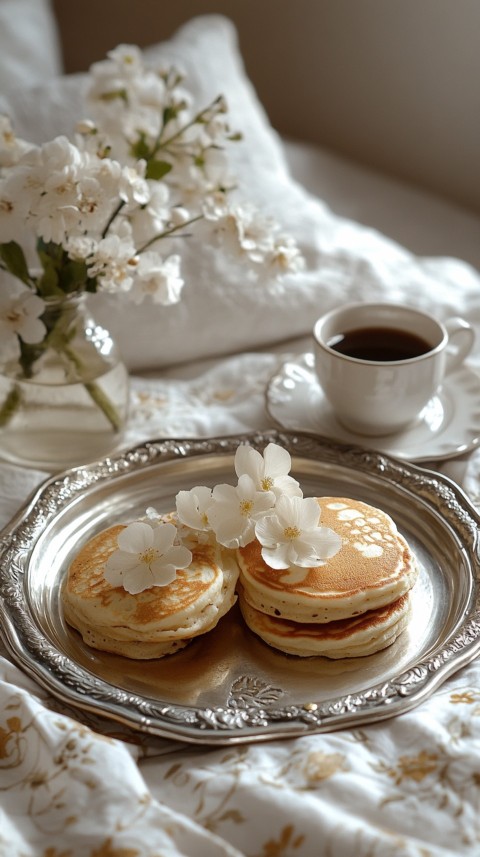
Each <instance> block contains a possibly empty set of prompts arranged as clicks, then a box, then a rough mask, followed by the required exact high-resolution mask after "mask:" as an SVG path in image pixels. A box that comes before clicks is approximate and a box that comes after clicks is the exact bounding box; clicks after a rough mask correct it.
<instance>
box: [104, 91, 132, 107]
mask: <svg viewBox="0 0 480 857" xmlns="http://www.w3.org/2000/svg"><path fill="white" fill-rule="evenodd" d="M116 98H121V99H122V101H124V102H125V104H128V94H127V90H126V89H125V88H124V87H122V88H121V89H111V90H110V92H103V93H102V94H101V96H100V101H115V99H116Z"/></svg>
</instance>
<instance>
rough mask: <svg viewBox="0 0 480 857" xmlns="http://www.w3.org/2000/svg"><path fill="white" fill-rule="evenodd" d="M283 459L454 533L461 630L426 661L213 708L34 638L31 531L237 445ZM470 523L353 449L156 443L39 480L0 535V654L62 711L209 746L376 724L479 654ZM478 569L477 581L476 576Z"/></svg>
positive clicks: (312, 442)
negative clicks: (368, 681) (433, 518)
mask: <svg viewBox="0 0 480 857" xmlns="http://www.w3.org/2000/svg"><path fill="white" fill-rule="evenodd" d="M272 441H273V442H275V443H279V444H281V445H283V446H285V447H286V448H287V449H289V451H290V452H291V454H292V455H295V454H296V455H299V456H303V457H304V458H316V460H321V461H322V462H325V463H326V464H328V463H333V464H337V465H339V464H340V465H341V466H345V467H355V468H356V469H358V470H361V471H363V472H364V473H368V474H370V475H373V476H374V477H375V478H378V479H379V480H386V481H387V482H388V483H389V484H390V485H394V486H398V487H399V488H402V489H404V488H405V487H408V486H410V488H409V490H412V486H414V487H415V491H416V492H419V493H421V495H422V499H423V500H424V501H428V503H429V504H430V506H431V507H432V509H434V510H435V511H436V512H437V513H438V514H439V515H441V517H442V518H443V519H445V520H447V521H448V524H449V526H450V527H451V528H452V529H453V531H454V532H455V533H456V535H457V537H458V540H459V543H461V545H462V550H463V551H467V553H468V556H469V559H470V560H471V562H472V564H473V566H474V567H475V570H476V573H475V575H473V576H472V581H471V583H472V597H471V599H470V607H469V610H468V612H467V615H466V616H465V618H464V620H463V621H462V622H461V625H460V626H459V627H458V628H457V629H456V630H455V633H454V634H451V635H450V636H449V638H448V639H447V640H446V641H445V642H444V643H443V644H439V645H437V646H435V647H434V649H433V651H432V652H431V653H430V655H429V657H427V658H424V659H423V660H419V661H418V662H416V663H415V664H414V665H413V666H412V667H411V668H409V669H408V670H407V671H404V672H402V673H400V674H399V675H396V676H395V677H394V678H392V679H390V680H386V681H382V682H381V683H378V684H373V685H371V686H369V687H368V688H367V689H366V690H364V691H361V692H354V693H349V694H347V695H344V696H337V697H335V698H331V699H328V700H326V701H322V702H315V701H314V700H312V701H311V702H307V703H302V704H298V705H296V704H290V705H287V706H283V707H276V706H275V705H269V706H265V707H260V706H258V705H253V704H252V706H251V707H248V706H246V707H240V706H238V705H235V704H232V705H230V704H229V705H227V706H224V707H215V708H196V707H193V706H192V707H188V706H185V705H180V704H179V705H175V704H171V703H162V702H155V701H153V700H150V699H148V698H145V697H142V696H140V695H137V694H133V693H128V692H126V691H124V690H122V689H119V688H116V687H114V686H113V685H111V684H108V682H106V681H104V680H103V679H100V678H97V677H95V676H92V674H91V673H88V671H86V670H84V669H83V668H82V667H81V666H79V665H78V664H77V663H76V662H75V661H74V660H72V659H71V658H69V657H68V656H67V655H65V654H64V653H62V652H61V651H60V650H59V649H58V648H56V647H55V646H54V645H53V644H52V643H51V641H50V640H49V639H48V638H47V637H46V636H45V635H44V634H42V633H41V631H40V630H39V629H38V627H37V626H36V624H35V622H34V621H33V617H32V615H31V613H30V612H29V609H28V600H27V599H25V597H24V580H25V574H26V572H27V570H28V563H29V555H30V552H31V550H32V549H33V547H34V545H35V542H36V539H37V538H38V536H39V533H40V532H41V531H42V530H43V528H44V527H45V525H46V524H47V523H48V522H50V521H52V520H54V519H55V517H56V515H57V514H58V512H59V510H62V509H63V508H65V507H66V506H68V505H69V504H70V503H72V502H74V501H75V499H76V498H78V497H81V496H82V495H83V494H84V492H86V491H88V489H89V488H91V487H92V486H95V485H98V484H99V483H103V482H105V481H107V480H114V479H116V478H118V477H120V476H123V475H125V474H128V473H130V472H134V471H136V470H137V469H142V468H148V467H151V466H152V465H157V464H159V463H161V462H163V461H172V460H176V459H179V458H184V457H185V456H188V457H190V456H194V455H208V454H210V455H211V454H215V453H219V452H220V453H230V454H233V453H234V451H235V449H236V447H237V446H238V444H239V443H241V442H248V443H250V444H252V445H253V446H256V447H258V448H260V449H262V448H263V447H264V446H265V445H266V444H267V443H269V442H272ZM479 526H480V518H479V516H478V514H477V512H476V510H475V508H474V506H473V505H472V503H471V502H470V500H469V499H468V497H467V496H466V494H465V493H464V492H463V491H462V489H461V488H460V487H459V486H458V485H457V484H456V483H455V482H454V481H453V480H451V479H449V478H448V477H446V476H444V475H442V474H439V473H436V472H434V471H431V470H427V469H426V468H424V467H421V466H419V465H417V464H411V463H407V462H404V461H400V460H397V459H394V458H391V457H390V456H388V455H386V454H384V453H378V452H375V451H372V450H367V449H364V448H362V447H356V446H349V445H346V444H337V443H335V442H333V441H331V440H329V439H327V438H321V437H319V436H317V435H314V434H312V433H309V432H293V431H288V430H275V429H273V430H267V431H264V432H258V431H257V432H248V433H245V434H242V435H237V436H220V437H211V438H181V439H172V438H160V439H157V440H151V441H148V442H146V443H141V444H138V445H135V446H133V447H130V448H129V449H127V450H124V451H123V452H121V453H118V454H116V455H113V456H111V457H107V458H104V459H102V460H100V461H97V462H92V463H91V464H88V465H85V466H80V467H76V468H73V469H71V470H66V471H64V472H62V473H59V474H56V475H54V476H52V477H50V478H48V479H46V480H45V482H44V483H43V484H42V485H41V486H40V487H39V488H38V490H37V491H36V492H35V493H34V495H32V497H31V499H30V500H29V501H28V502H27V503H26V504H25V506H24V507H23V508H22V509H21V510H20V511H19V512H18V513H17V515H16V516H15V517H14V518H13V519H12V521H11V522H10V524H9V525H8V526H7V527H6V528H5V529H4V530H3V532H2V533H0V619H1V623H0V633H1V635H2V638H3V641H4V643H5V646H6V647H7V650H8V652H9V653H10V655H11V656H12V659H13V660H14V661H16V662H17V663H18V664H19V665H20V666H21V667H22V668H23V669H24V670H25V671H26V672H27V673H28V674H29V675H31V676H32V677H33V678H34V679H36V680H37V681H38V682H39V683H40V684H41V685H42V686H43V687H45V688H46V689H47V690H48V691H49V692H50V693H52V694H53V695H54V696H55V697H57V698H59V699H60V700H61V701H63V702H64V703H68V704H73V705H74V706H77V707H78V708H80V709H82V710H85V711H90V712H92V713H95V714H97V715H103V716H106V717H107V718H110V719H113V720H115V721H117V722H120V723H122V724H123V725H125V726H129V727H131V728H134V729H136V730H140V731H141V732H144V733H147V734H150V735H155V736H160V737H169V738H175V739H177V740H181V741H186V742H189V743H200V744H210V745H215V744H218V745H222V744H238V743H243V742H252V741H264V740H271V739H273V738H286V737H293V736H299V735H304V734H308V733H312V732H327V731H333V730H334V729H337V728H343V727H345V726H358V725H360V724H364V723H368V722H374V721H378V720H382V719H385V718H388V717H392V716H394V715H397V714H399V713H402V712H405V711H407V710H409V709H411V708H413V707H415V706H416V705H418V704H419V703H420V702H422V701H423V700H424V699H426V698H428V697H429V696H430V695H431V694H432V693H433V692H434V690H435V689H436V688H437V687H438V686H439V685H440V684H441V683H443V682H444V681H445V680H446V679H447V678H448V677H449V676H450V675H452V674H453V673H454V672H456V671H457V670H458V669H459V668H460V667H461V666H463V665H464V664H467V663H469V662H470V661H471V660H473V658H475V657H476V655H477V654H478V653H479V652H480V593H479V586H478V578H479V577H480V550H479V543H478V532H479ZM477 571H478V574H477Z"/></svg>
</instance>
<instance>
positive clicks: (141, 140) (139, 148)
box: [130, 131, 152, 161]
mask: <svg viewBox="0 0 480 857" xmlns="http://www.w3.org/2000/svg"><path fill="white" fill-rule="evenodd" d="M130 154H131V155H132V156H133V157H134V158H135V159H136V160H137V161H141V160H144V161H148V159H149V158H150V156H151V154H152V152H151V148H150V146H149V145H148V143H147V138H146V135H145V134H144V132H143V131H140V132H139V135H138V140H137V142H136V143H134V144H133V146H131V147H130Z"/></svg>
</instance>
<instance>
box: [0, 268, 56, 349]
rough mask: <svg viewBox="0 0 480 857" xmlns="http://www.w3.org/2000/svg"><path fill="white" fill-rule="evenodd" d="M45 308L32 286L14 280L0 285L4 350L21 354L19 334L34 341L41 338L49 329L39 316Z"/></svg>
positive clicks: (24, 339) (0, 336)
mask: <svg viewBox="0 0 480 857" xmlns="http://www.w3.org/2000/svg"><path fill="white" fill-rule="evenodd" d="M44 310H45V301H43V300H42V299H41V298H39V297H38V295H36V294H34V293H33V292H32V291H31V289H29V288H27V287H26V286H23V285H22V284H20V283H16V282H13V283H12V284H11V285H10V284H8V286H7V285H6V284H5V285H3V283H2V288H0V343H1V345H2V351H3V349H5V354H8V357H9V358H11V357H13V356H14V355H15V356H18V355H19V343H18V337H20V338H21V339H22V340H23V341H24V342H26V343H27V344H29V345H32V344H34V343H36V342H40V341H41V340H42V339H43V337H44V336H45V333H46V328H45V325H44V324H43V322H42V321H40V318H39V316H41V315H42V313H43V312H44Z"/></svg>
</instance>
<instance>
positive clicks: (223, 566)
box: [62, 525, 239, 659]
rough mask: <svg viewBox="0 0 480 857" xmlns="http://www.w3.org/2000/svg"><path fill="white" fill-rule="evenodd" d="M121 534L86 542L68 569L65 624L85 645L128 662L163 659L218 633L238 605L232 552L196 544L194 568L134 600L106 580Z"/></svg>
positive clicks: (106, 534) (106, 532)
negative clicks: (195, 640) (196, 639)
mask: <svg viewBox="0 0 480 857" xmlns="http://www.w3.org/2000/svg"><path fill="white" fill-rule="evenodd" d="M122 529H123V525H117V526H113V527H110V528H109V529H107V530H104V531H103V532H101V533H100V534H99V535H97V536H95V537H94V538H93V539H91V540H90V541H89V542H87V544H86V545H84V547H83V548H82V549H81V550H80V551H79V553H78V555H77V556H76V557H75V558H74V560H73V562H72V563H71V565H70V568H69V570H68V574H67V578H66V582H65V586H64V588H63V590H62V600H63V608H64V614H65V619H66V620H67V622H68V623H69V624H70V625H72V626H73V627H74V628H76V629H77V630H78V631H80V633H81V635H82V637H83V639H84V641H85V642H86V643H87V644H88V645H89V646H91V647H92V648H94V649H101V650H103V651H107V652H114V653H116V654H120V655H125V656H127V657H129V658H137V659H147V658H161V657H163V656H164V655H169V654H171V653H173V652H176V651H178V650H179V649H183V648H184V647H185V646H186V645H187V643H189V642H190V641H191V640H192V639H193V638H194V637H197V636H198V635H199V634H204V633H206V632H207V631H210V630H211V629H212V628H214V627H215V625H216V624H217V622H218V621H219V619H220V618H221V617H222V616H223V615H224V614H225V613H226V612H227V611H228V610H230V608H231V607H232V605H233V604H234V602H235V600H236V594H235V585H236V583H237V578H238V571H239V570H238V565H237V563H236V560H235V558H234V555H233V552H232V551H227V550H225V549H223V548H222V547H221V546H219V545H217V544H215V543H212V542H208V543H205V544H197V545H195V546H194V547H193V548H192V555H193V559H192V562H191V564H190V565H189V567H188V568H185V569H182V570H179V571H177V574H176V577H175V579H174V580H173V581H172V582H171V583H169V584H168V585H167V586H155V587H153V588H152V589H147V590H145V591H144V592H140V593H139V594H137V595H130V594H129V593H128V592H126V590H125V589H123V588H122V587H113V586H112V585H111V584H110V583H108V582H107V580H106V579H105V577H104V569H105V563H106V562H107V559H108V557H109V556H110V555H111V554H112V553H113V552H114V551H115V550H116V549H117V547H118V545H117V537H118V534H119V532H120V531H121V530H122Z"/></svg>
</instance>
